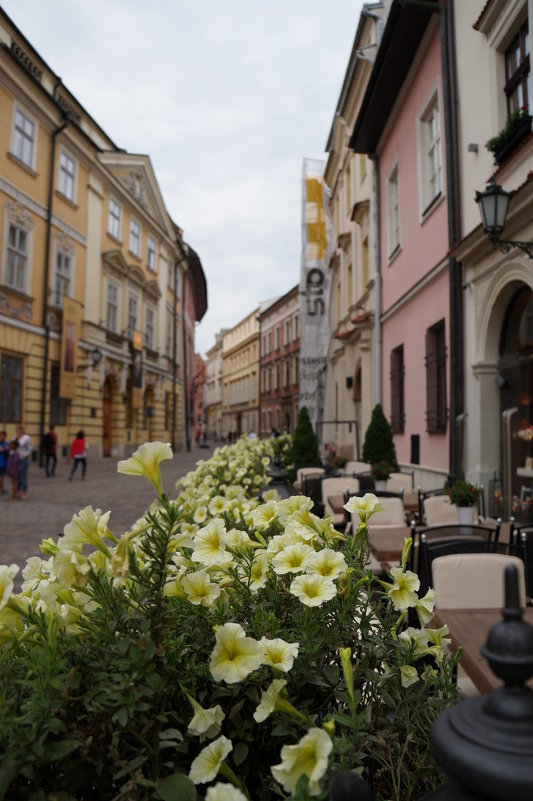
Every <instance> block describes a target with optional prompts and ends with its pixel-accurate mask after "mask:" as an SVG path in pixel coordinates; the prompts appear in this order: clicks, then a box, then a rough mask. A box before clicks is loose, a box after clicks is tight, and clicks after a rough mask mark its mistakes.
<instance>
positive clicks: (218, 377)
mask: <svg viewBox="0 0 533 801" xmlns="http://www.w3.org/2000/svg"><path fill="white" fill-rule="evenodd" d="M224 333H225V330H224V329H222V330H221V331H219V332H218V333H217V334H215V344H214V345H213V346H212V347H211V348H209V350H208V351H207V353H206V356H207V368H206V370H207V384H206V405H207V436H208V437H209V439H214V440H215V441H216V440H220V439H221V438H222V434H223V433H224V436H225V430H224V426H223V420H222V388H223V385H224V378H223V376H224V371H223V361H222V344H223V338H224Z"/></svg>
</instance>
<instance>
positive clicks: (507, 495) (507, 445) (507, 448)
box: [502, 406, 518, 520]
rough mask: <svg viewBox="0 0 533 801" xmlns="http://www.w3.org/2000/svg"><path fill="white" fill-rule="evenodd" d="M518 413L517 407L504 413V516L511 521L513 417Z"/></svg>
mask: <svg viewBox="0 0 533 801" xmlns="http://www.w3.org/2000/svg"><path fill="white" fill-rule="evenodd" d="M517 411H518V407H517V406H513V407H512V408H510V409H505V411H504V412H502V430H503V454H502V456H503V471H502V478H503V514H504V519H506V520H509V518H510V517H511V514H512V512H513V473H512V463H511V417H512V416H513V414H514V413H515V412H517Z"/></svg>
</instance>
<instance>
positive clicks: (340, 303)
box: [320, 3, 388, 459]
mask: <svg viewBox="0 0 533 801" xmlns="http://www.w3.org/2000/svg"><path fill="white" fill-rule="evenodd" d="M387 5H388V4H387V3H386V4H383V3H368V4H365V5H364V6H363V10H362V13H361V17H360V21H359V25H358V27H357V31H356V34H355V39H354V44H353V48H352V52H351V55H350V59H349V62H348V67H347V69H346V74H345V78H344V82H343V86H342V89H341V93H340V97H339V101H338V104H337V109H336V112H335V118H334V121H333V125H332V128H331V131H330V134H329V138H328V142H327V146H326V150H327V152H328V154H329V156H328V160H327V164H326V170H325V176H324V177H325V181H326V183H327V185H328V186H329V187H330V189H331V202H330V213H331V218H332V220H333V226H334V231H335V237H336V247H335V251H334V254H333V256H332V258H331V261H330V269H331V272H332V275H331V295H330V306H329V311H330V328H331V340H330V346H329V353H328V364H327V375H326V397H325V409H324V421H323V424H322V426H321V432H320V439H321V446H322V447H323V448H324V449H325V447H326V445H327V446H328V449H330V448H332V449H334V450H336V451H337V452H338V453H339V454H342V455H344V456H347V457H348V458H350V459H353V458H357V456H358V454H357V446H358V442H359V443H360V445H361V447H362V442H363V438H364V434H365V431H366V428H367V426H368V424H369V422H370V417H371V414H372V409H373V407H374V404H375V403H376V402H378V401H379V400H380V398H379V386H378V387H377V386H376V380H377V378H376V376H377V375H379V373H380V369H381V368H380V366H379V365H378V364H377V363H376V360H377V358H378V356H379V343H378V347H376V340H379V326H378V328H376V327H375V325H374V319H375V313H374V312H375V303H376V299H377V295H376V293H377V292H379V285H378V286H376V282H375V274H374V247H375V240H376V231H375V224H374V220H375V210H374V202H373V166H372V162H371V161H370V160H369V158H368V157H367V156H366V155H364V154H355V153H354V152H353V151H352V150H350V149H349V139H350V135H351V132H352V130H353V126H354V122H355V119H356V117H357V114H358V112H359V109H360V107H361V102H362V99H363V96H364V92H365V89H366V85H367V82H368V79H369V77H370V73H371V70H372V64H373V60H374V58H375V55H376V51H377V42H378V41H379V36H380V31H381V28H382V26H383V21H384V16H385V8H384V6H385V7H386V6H387ZM378 318H379V315H378Z"/></svg>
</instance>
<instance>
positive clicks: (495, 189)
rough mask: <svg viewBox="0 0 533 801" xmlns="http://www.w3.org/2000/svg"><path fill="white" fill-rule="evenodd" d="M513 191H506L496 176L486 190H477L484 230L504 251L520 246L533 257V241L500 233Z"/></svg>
mask: <svg viewBox="0 0 533 801" xmlns="http://www.w3.org/2000/svg"><path fill="white" fill-rule="evenodd" d="M512 194H513V193H512V192H506V191H505V189H503V188H502V187H501V186H500V185H499V184H497V183H496V181H495V179H494V176H493V177H492V178H491V180H490V181H489V184H488V186H487V188H486V189H485V191H484V192H476V203H477V204H478V205H479V211H480V213H481V220H482V222H483V230H484V231H485V233H487V234H488V235H489V238H490V241H491V242H492V244H493V245H494V246H496V245H497V246H498V247H499V248H500V250H501V251H502V253H509V251H510V250H511V248H519V249H520V250H522V251H523V252H524V253H525V254H526V255H527V256H528V257H529V258H530V259H533V242H521V241H517V240H515V239H500V237H499V234H501V233H502V231H503V229H504V227H505V220H506V218H507V211H508V209H509V201H510V200H511V197H512Z"/></svg>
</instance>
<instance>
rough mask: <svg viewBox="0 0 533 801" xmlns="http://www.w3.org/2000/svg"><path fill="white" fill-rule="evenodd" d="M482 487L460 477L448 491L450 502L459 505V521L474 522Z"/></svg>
mask: <svg viewBox="0 0 533 801" xmlns="http://www.w3.org/2000/svg"><path fill="white" fill-rule="evenodd" d="M480 492H481V488H480V487H478V486H477V484H472V483H471V482H470V481H465V480H464V479H460V480H459V481H456V482H455V484H454V485H453V487H451V489H450V490H449V492H448V495H449V497H450V503H453V505H454V506H457V514H458V515H459V523H470V524H471V523H473V522H474V518H475V511H476V509H475V507H476V504H477V499H478V498H479V495H480Z"/></svg>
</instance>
